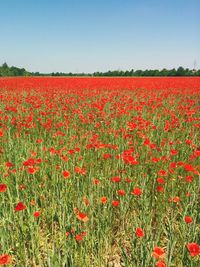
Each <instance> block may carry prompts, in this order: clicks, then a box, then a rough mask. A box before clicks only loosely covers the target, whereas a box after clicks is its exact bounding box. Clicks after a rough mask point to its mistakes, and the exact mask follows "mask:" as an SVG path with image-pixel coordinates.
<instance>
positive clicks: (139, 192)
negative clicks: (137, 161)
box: [131, 187, 142, 196]
mask: <svg viewBox="0 0 200 267" xmlns="http://www.w3.org/2000/svg"><path fill="white" fill-rule="evenodd" d="M131 194H132V195H135V196H140V195H141V194H142V190H141V189H140V188H139V187H135V188H133V190H132V191H131Z"/></svg>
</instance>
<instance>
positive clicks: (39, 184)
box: [0, 77, 200, 267]
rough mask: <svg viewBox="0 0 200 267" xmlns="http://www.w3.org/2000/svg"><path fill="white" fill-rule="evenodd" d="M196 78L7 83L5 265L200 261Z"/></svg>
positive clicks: (1, 251)
mask: <svg viewBox="0 0 200 267" xmlns="http://www.w3.org/2000/svg"><path fill="white" fill-rule="evenodd" d="M199 109H200V78H189V77H188V78H50V77H49V78H47V77H42V78H41V77H40V78H39V77H34V78H33V77H32V78H31V77H27V78H25V77H24V78H0V265H3V266H4V265H7V266H17V267H23V266H27V267H29V266H33V267H36V266H38V267H43V266H45V267H47V266H48V267H50V266H52V267H57V266H58V267H64V266H66V267H68V266H69V267H70V266H72V267H87V266H88V267H89V266H95V267H104V266H114V267H120V266H127V267H129V266H133V267H154V266H155V267H198V266H200V224H199V223H200V215H199V214H200V202H199V196H200V195H199V193H200V190H199V188H200V158H199V157H200V135H199V133H200V116H199Z"/></svg>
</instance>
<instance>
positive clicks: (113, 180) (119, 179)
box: [111, 176, 121, 183]
mask: <svg viewBox="0 0 200 267" xmlns="http://www.w3.org/2000/svg"><path fill="white" fill-rule="evenodd" d="M111 182H113V183H119V182H121V178H120V177H118V176H115V177H112V178H111Z"/></svg>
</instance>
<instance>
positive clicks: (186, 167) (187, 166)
mask: <svg viewBox="0 0 200 267" xmlns="http://www.w3.org/2000/svg"><path fill="white" fill-rule="evenodd" d="M184 169H185V170H186V171H188V172H193V171H194V167H193V166H192V165H191V164H185V165H184Z"/></svg>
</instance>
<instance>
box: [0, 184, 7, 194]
mask: <svg viewBox="0 0 200 267" xmlns="http://www.w3.org/2000/svg"><path fill="white" fill-rule="evenodd" d="M6 190H7V185H6V184H0V193H3V192H5V191H6Z"/></svg>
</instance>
